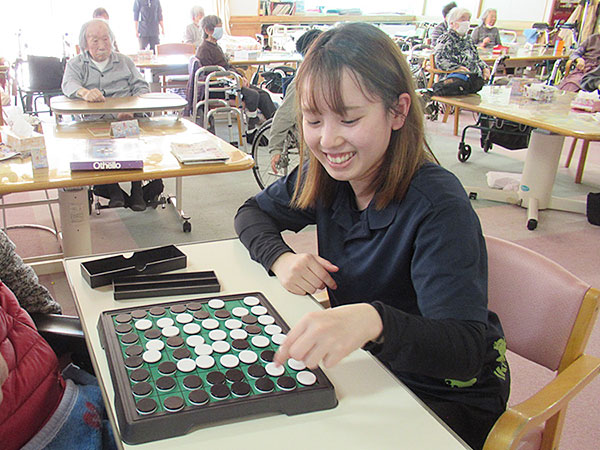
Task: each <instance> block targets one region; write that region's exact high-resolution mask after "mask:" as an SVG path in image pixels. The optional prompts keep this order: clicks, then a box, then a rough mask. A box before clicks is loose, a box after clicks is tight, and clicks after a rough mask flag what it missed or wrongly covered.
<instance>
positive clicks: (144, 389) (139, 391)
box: [131, 381, 152, 397]
mask: <svg viewBox="0 0 600 450" xmlns="http://www.w3.org/2000/svg"><path fill="white" fill-rule="evenodd" d="M131 390H132V391H133V394H134V395H137V396H138V397H143V396H144V395H148V394H149V393H150V392H152V385H151V384H150V383H148V382H146V381H142V382H141V383H137V384H134V385H133V387H132V388H131Z"/></svg>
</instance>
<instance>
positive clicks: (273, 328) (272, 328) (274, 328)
mask: <svg viewBox="0 0 600 450" xmlns="http://www.w3.org/2000/svg"><path fill="white" fill-rule="evenodd" d="M265 333H267V334H270V335H271V336H273V335H275V334H280V333H281V327H280V326H279V325H267V326H266V327H265Z"/></svg>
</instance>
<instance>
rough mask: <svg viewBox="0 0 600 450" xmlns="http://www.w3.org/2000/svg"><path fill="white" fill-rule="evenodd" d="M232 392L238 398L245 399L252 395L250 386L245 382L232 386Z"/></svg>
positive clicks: (238, 382)
mask: <svg viewBox="0 0 600 450" xmlns="http://www.w3.org/2000/svg"><path fill="white" fill-rule="evenodd" d="M231 392H233V395H235V396H237V397H245V396H246V395H248V394H249V393H250V385H249V384H248V383H246V382H244V381H237V382H235V383H233V384H232V385H231Z"/></svg>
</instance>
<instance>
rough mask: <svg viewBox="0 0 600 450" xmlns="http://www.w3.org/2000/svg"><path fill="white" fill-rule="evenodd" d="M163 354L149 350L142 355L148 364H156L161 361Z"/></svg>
mask: <svg viewBox="0 0 600 450" xmlns="http://www.w3.org/2000/svg"><path fill="white" fill-rule="evenodd" d="M161 356H162V354H161V353H160V352H159V351H158V350H147V351H145V352H144V354H143V355H142V358H143V360H144V361H146V362H147V363H148V364H154V363H155V362H158V361H160V358H161Z"/></svg>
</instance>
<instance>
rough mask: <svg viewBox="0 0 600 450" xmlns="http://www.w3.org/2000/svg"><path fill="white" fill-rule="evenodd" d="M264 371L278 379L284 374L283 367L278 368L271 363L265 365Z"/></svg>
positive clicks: (278, 366) (277, 365)
mask: <svg viewBox="0 0 600 450" xmlns="http://www.w3.org/2000/svg"><path fill="white" fill-rule="evenodd" d="M265 370H266V371H267V373H268V374H269V375H271V376H272V377H280V376H281V375H283V374H284V373H285V369H284V368H283V366H280V365H279V364H275V363H272V362H270V363H269V364H267V365H266V366H265Z"/></svg>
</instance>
